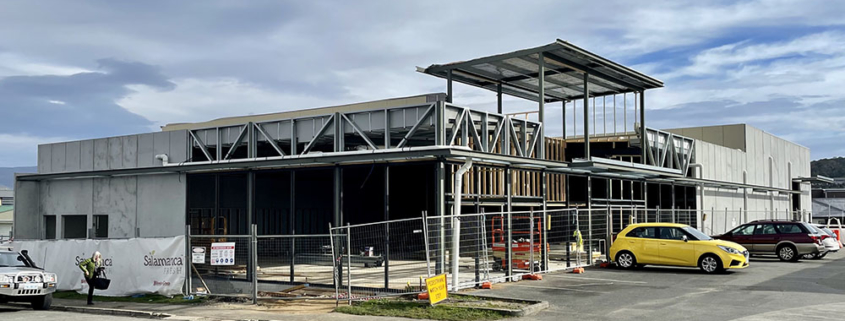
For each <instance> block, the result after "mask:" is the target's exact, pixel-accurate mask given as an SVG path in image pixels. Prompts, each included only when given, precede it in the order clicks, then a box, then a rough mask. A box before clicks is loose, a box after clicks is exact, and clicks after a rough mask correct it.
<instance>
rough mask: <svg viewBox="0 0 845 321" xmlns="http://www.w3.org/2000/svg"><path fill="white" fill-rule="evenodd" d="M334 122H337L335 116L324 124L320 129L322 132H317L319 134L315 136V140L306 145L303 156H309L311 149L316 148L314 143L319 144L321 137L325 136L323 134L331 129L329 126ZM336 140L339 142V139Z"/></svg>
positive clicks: (330, 117)
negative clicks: (318, 140)
mask: <svg viewBox="0 0 845 321" xmlns="http://www.w3.org/2000/svg"><path fill="white" fill-rule="evenodd" d="M333 121H335V119H334V115H331V116H329V119H327V120H326V122H325V123H323V127H320V130H319V131H317V134H315V135H314V138H312V139H311V141H310V142H308V145H305V148H303V149H302V153H301V155H305V154H308V152H310V151H311V148H312V147H314V143H316V142H317V139H319V138H320V136H323V134H324V133H325V132H326V129H327V128H329V124H331V123H332V122H333ZM335 140H337V137H335Z"/></svg>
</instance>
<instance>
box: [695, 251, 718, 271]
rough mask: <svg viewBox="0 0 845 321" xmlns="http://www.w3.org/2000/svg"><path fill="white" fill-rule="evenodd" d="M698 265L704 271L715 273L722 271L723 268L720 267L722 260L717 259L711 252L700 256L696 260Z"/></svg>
mask: <svg viewBox="0 0 845 321" xmlns="http://www.w3.org/2000/svg"><path fill="white" fill-rule="evenodd" d="M698 267H699V268H701V270H702V271H704V272H705V273H717V272H722V271H723V270H724V268H723V267H722V260H720V259H719V257H718V256H715V255H713V254H706V255H703V256H701V258H700V259H699V260H698Z"/></svg>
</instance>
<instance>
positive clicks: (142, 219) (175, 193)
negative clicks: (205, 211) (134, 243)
mask: <svg viewBox="0 0 845 321" xmlns="http://www.w3.org/2000/svg"><path fill="white" fill-rule="evenodd" d="M186 181H187V180H186V179H185V176H184V175H181V177H180V174H168V175H148V176H138V202H137V205H138V213H137V214H138V215H137V216H138V222H137V223H138V228H139V231H140V236H141V237H166V236H175V235H184V234H185V224H187V223H186V222H185V208H186V207H185V206H186V204H185V200H186V199H187V198H186V194H185V193H186V189H185V186H186V185H185V182H186Z"/></svg>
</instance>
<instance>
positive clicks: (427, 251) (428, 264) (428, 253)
mask: <svg viewBox="0 0 845 321" xmlns="http://www.w3.org/2000/svg"><path fill="white" fill-rule="evenodd" d="M422 217H423V235H425V237H423V243H425V271H426V277H431V248H430V247H429V244H430V242H429V240H428V238H429V237H431V235H429V234H428V212H427V211H422Z"/></svg>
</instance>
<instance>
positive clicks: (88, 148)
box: [79, 139, 94, 171]
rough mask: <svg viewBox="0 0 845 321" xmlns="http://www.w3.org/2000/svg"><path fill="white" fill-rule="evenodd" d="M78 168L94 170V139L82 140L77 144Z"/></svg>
mask: <svg viewBox="0 0 845 321" xmlns="http://www.w3.org/2000/svg"><path fill="white" fill-rule="evenodd" d="M79 170H81V171H93V170H94V140H91V139H89V140H83V141H81V142H80V144H79Z"/></svg>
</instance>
